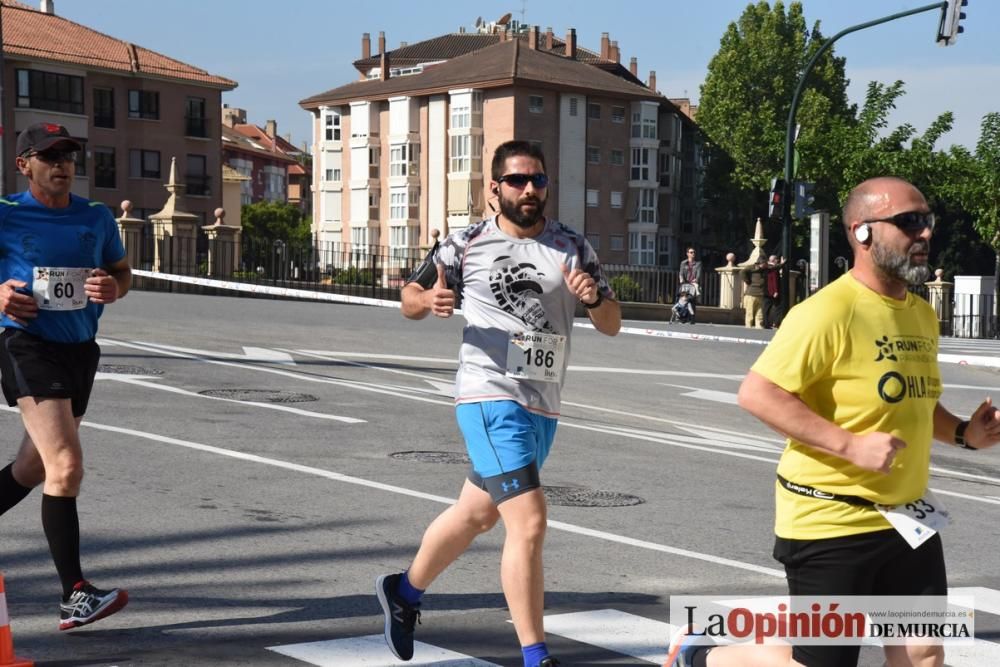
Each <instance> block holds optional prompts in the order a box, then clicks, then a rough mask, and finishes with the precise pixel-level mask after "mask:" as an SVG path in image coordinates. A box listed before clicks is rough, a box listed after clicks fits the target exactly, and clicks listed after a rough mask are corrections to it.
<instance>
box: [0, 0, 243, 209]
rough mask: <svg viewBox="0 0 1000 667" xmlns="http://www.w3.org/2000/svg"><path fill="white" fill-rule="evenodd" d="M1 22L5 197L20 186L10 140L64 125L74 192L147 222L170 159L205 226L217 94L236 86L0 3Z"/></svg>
mask: <svg viewBox="0 0 1000 667" xmlns="http://www.w3.org/2000/svg"><path fill="white" fill-rule="evenodd" d="M0 12H2V17H0V18H2V24H3V49H4V65H3V72H2V76H3V90H4V108H3V117H2V124H3V127H4V134H3V138H4V141H3V154H2V156H0V157H2V160H3V166H4V174H3V180H2V187H3V190H4V192H12V191H15V190H23V189H25V188H26V187H27V181H26V179H24V177H23V176H21V175H20V174H18V173H16V170H15V169H14V167H13V165H14V158H15V155H14V153H15V143H16V137H17V135H18V133H20V132H21V131H22V130H23V129H24V128H26V127H28V126H29V125H31V124H32V123H35V122H40V121H46V122H54V123H59V124H61V125H64V126H65V127H66V128H67V129H68V130H69V132H70V134H71V135H73V137H74V138H75V139H77V140H78V141H79V142H80V143H81V144H83V146H84V150H83V151H82V152H81V153H80V155H79V157H78V160H77V177H76V179H75V182H74V186H73V191H74V192H76V193H77V194H79V195H81V196H84V197H88V198H90V199H93V200H96V201H100V202H103V203H104V204H106V205H107V206H109V207H110V208H111V209H112V211H114V212H115V214H116V215H117V214H118V213H119V204H120V203H121V201H122V200H124V199H128V200H131V201H132V203H133V209H132V214H133V215H134V216H136V217H141V218H146V217H148V216H149V215H150V214H152V213H155V212H157V211H159V210H160V209H161V208H162V207H163V204H164V202H165V201H166V197H167V194H166V192H165V191H164V189H163V183H164V182H165V181H166V179H167V176H168V174H169V171H170V163H171V160H172V159H173V160H176V164H177V170H178V178H179V179H180V180H181V182H183V183H185V184H186V185H187V206H188V208H190V209H191V212H192V213H194V214H196V215H198V216H199V217H201V218H202V219H204V220H205V221H206V224H210V223H211V222H212V221H213V219H214V217H213V215H212V212H213V211H214V210H215V208H217V207H219V206H221V205H222V172H221V164H222V163H221V159H220V153H221V139H220V130H219V123H218V117H215V118H212V116H213V111H214V110H217V109H219V108H220V102H221V96H222V92H223V91H226V90H232V89H233V88H235V87H236V82H235V81H231V80H230V79H226V78H224V77H220V76H216V75H213V74H209V73H208V72H206V71H205V70H202V69H199V68H197V67H194V66H192V65H188V64H186V63H182V62H180V61H178V60H174V59H172V58H168V57H167V56H164V55H162V54H159V53H156V52H154V51H150V50H148V49H145V48H143V47H141V46H138V45H136V44H131V43H129V42H125V41H122V40H119V39H115V38H113V37H109V36H107V35H104V34H102V33H99V32H97V31H95V30H91V29H90V28H87V27H86V26H83V25H80V24H78V23H74V22H72V21H69V20H67V19H64V18H62V17H60V16H57V15H56V14H55V13H54V9H53V7H52V3H45V4H44V11H39V10H37V9H34V8H32V7H30V6H29V5H25V4H23V3H20V2H17V1H16V0H0Z"/></svg>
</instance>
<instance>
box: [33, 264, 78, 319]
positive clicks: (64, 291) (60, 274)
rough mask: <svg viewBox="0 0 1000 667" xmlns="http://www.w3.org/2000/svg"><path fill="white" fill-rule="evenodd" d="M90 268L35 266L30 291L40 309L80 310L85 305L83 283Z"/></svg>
mask: <svg viewBox="0 0 1000 667" xmlns="http://www.w3.org/2000/svg"><path fill="white" fill-rule="evenodd" d="M90 272H91V269H81V268H60V267H49V266H36V267H35V268H34V273H33V278H32V284H31V292H32V295H33V296H34V297H35V301H36V302H37V303H38V307H39V308H40V309H42V310H80V309H82V308H86V307H87V295H86V293H84V290H83V285H84V283H85V282H86V281H87V278H88V277H89V276H90Z"/></svg>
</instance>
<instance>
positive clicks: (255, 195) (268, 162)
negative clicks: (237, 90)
mask: <svg viewBox="0 0 1000 667" xmlns="http://www.w3.org/2000/svg"><path fill="white" fill-rule="evenodd" d="M289 146H291V144H289V143H288V142H287V141H285V140H284V139H282V138H281V137H278V136H277V124H276V123H275V121H273V120H269V121H268V122H267V127H266V128H261V127H259V126H257V125H253V124H250V123H247V122H246V111H245V110H243V109H238V108H235V107H229V106H228V105H227V106H224V107H223V108H222V161H223V163H224V164H226V165H228V166H229V167H232V168H233V169H235V170H236V171H237V172H238V173H239V174H241V175H242V176H244V177H246V178H245V180H243V181H242V187H241V196H240V204H241V205H242V206H246V205H247V204H253V203H256V202H260V201H270V202H289V190H290V181H291V179H295V182H296V184H297V185H299V189H301V185H300V184H301V178H302V174H303V173H304V169H303V168H302V165H301V164H300V163H299V162H298V160H297V159H296V157H295V156H296V155H300V153H299V152H298V151H297V150H295V149H294V147H293V146H292V149H293V150H294V154H293V153H292V152H290V151H289V150H288V147H289ZM293 172H294V173H293ZM299 200H301V195H299ZM295 204H296V205H299V201H296V202H295Z"/></svg>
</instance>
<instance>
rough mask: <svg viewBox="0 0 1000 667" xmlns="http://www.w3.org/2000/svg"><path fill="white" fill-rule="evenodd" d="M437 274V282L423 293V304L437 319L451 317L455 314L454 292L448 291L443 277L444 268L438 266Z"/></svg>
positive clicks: (446, 282)
mask: <svg viewBox="0 0 1000 667" xmlns="http://www.w3.org/2000/svg"><path fill="white" fill-rule="evenodd" d="M437 272H438V277H437V282H435V283H434V286H433V287H431V288H430V289H429V290H425V291H424V295H425V296H424V299H425V302H424V303H426V304H427V308H430V310H431V312H432V313H434V314H435V315H436V316H437V317H451V316H452V314H453V313H454V312H455V292H454V291H453V290H450V289H448V281H447V280H445V277H444V267H443V266H441V265H440V264H438V265H437Z"/></svg>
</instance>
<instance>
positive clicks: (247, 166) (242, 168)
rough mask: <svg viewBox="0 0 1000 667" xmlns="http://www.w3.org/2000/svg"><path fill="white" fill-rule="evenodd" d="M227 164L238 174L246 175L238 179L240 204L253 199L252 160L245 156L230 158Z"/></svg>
mask: <svg viewBox="0 0 1000 667" xmlns="http://www.w3.org/2000/svg"><path fill="white" fill-rule="evenodd" d="M229 166H230V167H232V168H233V169H235V170H236V171H237V172H239V174H240V176H246V177H247V178H246V180H242V181H240V206H246V205H247V204H249V203H251V202H252V201H253V181H251V180H250V177H251V176H252V175H253V161H252V160H247V159H245V158H238V157H234V158H230V159H229Z"/></svg>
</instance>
